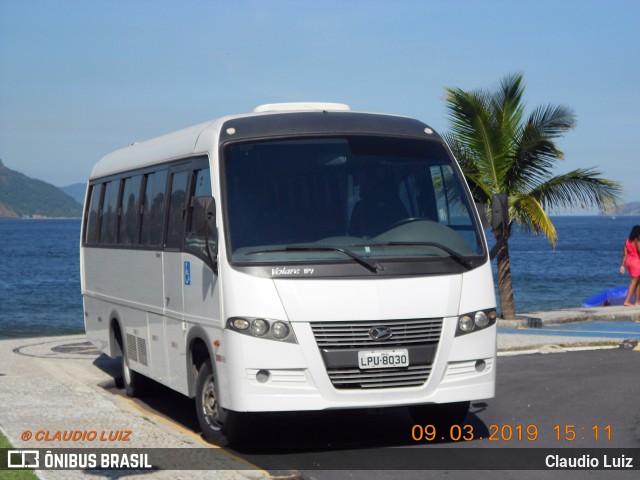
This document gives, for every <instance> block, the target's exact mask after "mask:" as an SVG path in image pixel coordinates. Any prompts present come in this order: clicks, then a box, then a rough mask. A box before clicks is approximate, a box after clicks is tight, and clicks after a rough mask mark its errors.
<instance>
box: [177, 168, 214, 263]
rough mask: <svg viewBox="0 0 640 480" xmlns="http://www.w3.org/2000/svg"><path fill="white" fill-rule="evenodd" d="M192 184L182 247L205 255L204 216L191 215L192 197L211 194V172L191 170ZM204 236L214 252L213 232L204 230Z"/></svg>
mask: <svg viewBox="0 0 640 480" xmlns="http://www.w3.org/2000/svg"><path fill="white" fill-rule="evenodd" d="M193 179H194V186H193V188H192V194H191V196H190V199H189V209H190V211H189V216H188V219H187V230H186V235H185V242H184V247H185V250H187V251H191V252H194V253H196V254H199V255H202V256H205V257H206V255H207V252H206V249H205V231H204V229H205V228H206V222H205V219H204V218H194V215H193V199H194V198H195V197H202V196H211V174H210V171H209V169H208V168H203V169H202V170H196V171H194V172H193ZM206 236H208V238H209V246H210V248H211V251H213V252H215V251H216V249H217V246H216V238H215V232H212V231H209V232H206Z"/></svg>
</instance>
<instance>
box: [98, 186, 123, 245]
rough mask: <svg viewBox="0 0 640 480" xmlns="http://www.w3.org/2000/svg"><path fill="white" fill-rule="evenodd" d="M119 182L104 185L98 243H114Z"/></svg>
mask: <svg viewBox="0 0 640 480" xmlns="http://www.w3.org/2000/svg"><path fill="white" fill-rule="evenodd" d="M119 187H120V180H112V181H110V182H107V183H106V184H105V191H104V200H103V201H102V221H101V222H100V223H101V225H100V243H103V244H114V243H115V242H116V219H117V213H118V191H119Z"/></svg>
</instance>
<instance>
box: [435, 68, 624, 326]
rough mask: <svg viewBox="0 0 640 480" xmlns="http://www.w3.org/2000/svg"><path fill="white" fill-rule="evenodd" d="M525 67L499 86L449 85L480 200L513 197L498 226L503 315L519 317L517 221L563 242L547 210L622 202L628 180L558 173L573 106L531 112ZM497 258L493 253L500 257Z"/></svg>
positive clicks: (455, 130)
mask: <svg viewBox="0 0 640 480" xmlns="http://www.w3.org/2000/svg"><path fill="white" fill-rule="evenodd" d="M524 89H525V87H524V84H523V79H522V75H521V74H514V75H508V76H506V77H505V78H504V79H503V80H502V81H501V82H500V86H499V88H497V89H496V90H495V91H488V90H476V91H470V92H467V91H464V90H462V89H459V88H447V95H446V105H447V109H448V112H449V116H450V119H451V132H448V133H447V134H445V140H446V141H447V143H448V144H449V146H450V147H451V150H452V151H453V153H454V155H455V156H456V158H457V159H458V161H459V163H460V166H461V168H462V170H463V172H464V174H465V177H466V178H467V182H468V183H469V187H470V188H471V191H472V193H473V195H474V197H475V199H476V201H479V202H482V203H483V204H484V205H485V206H487V205H491V202H492V200H493V197H494V195H497V194H501V195H502V196H503V197H502V198H505V196H506V199H507V205H506V214H507V215H506V217H505V223H504V224H503V225H502V226H501V227H499V228H494V229H493V234H494V236H495V238H496V247H495V248H494V252H495V251H496V250H497V253H496V256H497V262H498V290H499V292H500V305H501V310H502V312H501V315H502V318H515V313H516V310H515V303H514V298H513V285H512V279H511V267H510V259H509V238H510V236H511V232H512V228H513V225H514V224H517V225H519V226H520V228H521V229H522V230H523V231H525V232H530V233H534V234H543V235H545V236H546V237H547V238H548V239H549V241H550V242H551V245H552V246H553V247H555V244H556V241H557V238H558V234H557V232H556V229H555V227H554V226H553V223H552V222H551V220H550V219H549V217H548V215H547V211H549V210H554V209H559V208H574V207H593V206H595V207H600V208H601V209H603V208H609V207H611V206H613V205H615V204H616V203H618V201H619V194H620V192H621V188H620V185H619V184H618V183H616V182H613V181H610V180H606V179H604V178H601V173H600V172H598V171H597V170H595V169H593V168H587V169H584V168H579V169H576V170H573V171H571V172H568V173H565V174H561V175H555V176H554V175H553V167H554V166H555V163H556V162H557V161H558V160H560V159H562V158H563V157H564V154H563V153H562V152H561V151H560V150H559V149H558V147H557V146H556V144H555V140H556V139H557V138H559V137H561V136H562V134H563V133H565V132H566V131H568V130H570V129H572V128H574V127H575V121H576V120H575V115H574V113H573V111H572V110H571V109H570V108H568V107H566V106H563V105H558V106H555V105H547V106H541V107H538V108H536V109H534V110H533V112H532V113H531V114H530V115H529V116H528V117H525V112H524V103H523V100H522V96H523V93H524ZM492 258H493V257H492Z"/></svg>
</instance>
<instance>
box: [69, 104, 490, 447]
mask: <svg viewBox="0 0 640 480" xmlns="http://www.w3.org/2000/svg"><path fill="white" fill-rule="evenodd" d="M80 256H81V271H82V272H81V278H82V294H83V303H84V317H85V326H86V332H87V337H88V338H89V340H90V341H91V342H93V343H94V344H95V345H96V346H98V348H99V349H100V350H101V351H102V352H104V353H105V354H107V355H109V356H111V357H115V358H119V357H121V358H122V382H123V384H124V387H125V390H126V393H127V394H128V395H131V396H136V395H141V394H142V393H143V391H144V388H145V386H148V384H147V382H148V380H149V379H153V380H155V381H156V382H159V383H161V384H164V385H166V386H168V387H170V388H172V389H174V390H176V391H178V392H180V393H182V394H184V395H186V396H188V397H190V398H194V397H195V404H196V407H197V416H198V420H199V424H200V426H201V428H202V433H203V435H204V437H205V438H207V439H208V440H211V441H214V442H227V443H228V444H232V443H234V442H239V441H241V436H242V434H243V432H245V431H246V430H247V427H248V426H247V425H246V423H247V412H284V411H287V412H292V411H310V410H328V409H353V408H376V409H378V408H382V407H397V406H407V407H408V408H409V411H410V413H411V414H412V415H413V417H414V418H415V419H416V420H417V421H420V422H421V423H422V424H425V423H434V422H436V421H437V420H438V418H439V417H440V416H441V415H445V414H446V416H447V417H448V418H451V419H453V421H456V422H460V421H462V420H463V419H464V417H465V415H466V413H467V410H468V408H469V402H470V401H472V400H477V399H484V398H490V397H492V396H493V395H494V390H495V366H496V364H495V361H496V310H495V307H496V303H495V296H494V287H493V278H492V272H491V265H490V261H489V255H488V251H487V243H486V240H485V238H484V233H483V229H482V222H481V221H480V217H479V215H478V212H477V211H476V208H475V206H474V203H473V199H472V197H471V195H470V192H469V189H468V187H467V185H466V182H465V179H464V177H463V175H462V172H461V170H460V168H459V166H458V165H457V163H456V161H455V159H454V158H453V156H452V154H451V152H450V150H449V148H448V147H447V145H446V143H445V142H444V141H443V139H442V138H441V137H440V136H439V135H438V134H437V133H436V132H434V131H433V130H432V129H431V128H430V127H429V126H427V125H425V124H424V123H422V122H420V121H417V120H414V119H410V118H405V117H401V116H394V115H384V114H376V113H362V112H356V111H352V110H351V109H350V108H349V107H348V106H347V105H344V104H335V103H333V104H331V103H326V104H324V103H294V104H271V105H263V106H260V107H258V108H256V109H255V110H254V111H253V112H251V113H247V114H242V115H233V116H227V117H223V118H219V119H217V120H213V121H210V122H206V123H203V124H200V125H197V126H194V127H191V128H187V129H185V130H181V131H178V132H175V133H171V134H169V135H165V136H161V137H158V138H155V139H153V140H149V141H146V142H141V143H134V144H132V145H130V146H129V147H126V148H124V149H122V150H118V151H116V152H113V153H111V154H109V155H106V156H105V157H104V158H102V159H101V160H100V161H99V162H98V163H97V164H96V165H95V167H94V168H93V171H92V173H91V177H90V178H89V181H88V188H87V196H86V202H85V209H84V218H83V226H82V239H81V249H80ZM436 417H438V418H436Z"/></svg>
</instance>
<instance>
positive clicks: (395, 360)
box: [358, 348, 409, 370]
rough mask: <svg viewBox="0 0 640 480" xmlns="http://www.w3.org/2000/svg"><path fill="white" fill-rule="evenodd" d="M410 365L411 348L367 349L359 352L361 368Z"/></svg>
mask: <svg viewBox="0 0 640 480" xmlns="http://www.w3.org/2000/svg"><path fill="white" fill-rule="evenodd" d="M408 366H409V350H407V349H406V348H400V349H398V350H365V351H361V352H358V367H360V369H361V370H366V369H370V368H396V367H408Z"/></svg>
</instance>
